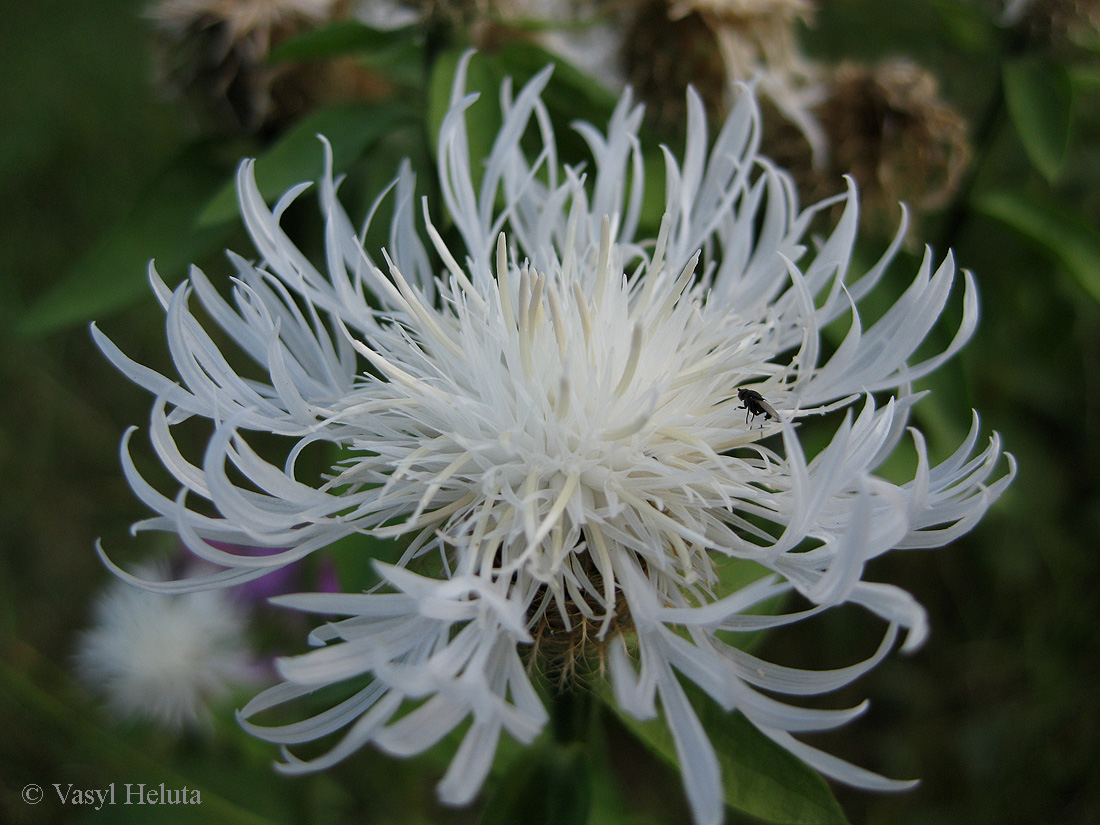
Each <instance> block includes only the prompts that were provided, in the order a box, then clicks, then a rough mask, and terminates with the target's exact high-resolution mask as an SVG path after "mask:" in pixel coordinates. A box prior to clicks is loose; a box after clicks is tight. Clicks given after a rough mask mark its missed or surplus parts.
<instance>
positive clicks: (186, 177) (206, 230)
mask: <svg viewBox="0 0 1100 825" xmlns="http://www.w3.org/2000/svg"><path fill="white" fill-rule="evenodd" d="M227 161H228V156H227V153H226V152H225V151H224V147H218V146H214V145H211V144H210V143H208V142H203V143H200V144H198V145H195V146H192V147H190V148H189V149H188V150H186V151H185V152H183V153H182V154H181V155H180V156H178V157H177V158H175V160H173V161H172V162H171V163H170V164H169V166H168V168H167V169H166V170H165V171H164V172H163V173H162V174H161V175H160V176H158V177H157V178H156V179H155V180H154V181H153V182H152V183H151V184H150V185H149V187H148V188H147V189H146V190H145V192H144V193H143V194H142V195H141V197H140V198H139V199H138V202H137V203H136V204H135V205H134V207H133V209H132V210H131V211H130V213H129V215H127V217H126V218H125V219H123V221H122V222H121V223H120V224H119V225H118V226H116V227H115V228H114V229H113V230H112V231H111V232H110V233H108V235H107V236H106V237H105V238H103V240H101V241H100V242H99V243H98V244H97V245H96V246H95V247H94V248H93V249H92V250H90V251H89V252H88V253H87V254H86V255H85V256H84V257H83V259H81V260H80V261H79V262H78V263H77V264H76V265H75V266H73V268H72V269H71V270H70V271H69V273H68V274H67V275H65V276H63V277H62V278H61V279H60V280H59V281H58V283H57V284H56V285H55V286H54V288H53V289H52V290H51V291H50V292H49V293H47V295H46V296H45V297H44V298H42V299H41V300H40V301H39V302H38V303H37V304H36V305H35V306H34V307H32V308H31V309H30V310H29V311H27V312H26V313H25V314H24V315H23V316H22V318H20V320H19V322H18V324H17V326H16V330H17V331H18V332H19V333H21V334H23V335H43V334H46V333H50V332H54V331H56V330H59V329H63V328H65V327H67V326H70V325H72V324H79V323H85V322H87V321H89V320H91V319H93V318H102V317H104V316H106V315H108V314H110V313H112V312H115V311H117V310H119V309H122V308H124V307H126V306H128V305H130V304H132V303H134V302H135V301H137V300H138V299H139V298H141V297H144V296H146V295H148V294H149V282H148V280H147V277H146V275H147V271H148V264H149V261H150V259H152V260H154V261H155V262H156V264H157V269H158V271H159V272H160V274H161V276H162V277H164V278H166V279H168V280H169V281H175V280H178V279H179V278H180V277H182V275H183V273H184V272H186V269H187V266H188V265H189V264H190V263H191V262H193V261H196V260H201V259H203V258H205V257H206V256H208V255H209V254H210V253H211V252H213V251H214V250H215V249H217V248H218V247H220V246H221V245H222V244H223V243H224V242H225V240H226V238H227V237H228V236H229V234H230V228H228V227H226V226H199V225H198V221H197V218H198V214H199V212H200V210H201V209H202V207H203V205H204V204H205V203H206V202H207V201H208V200H209V199H210V197H211V195H212V194H213V193H214V192H216V191H217V188H218V187H219V186H220V185H221V184H222V182H223V181H224V180H225V178H226V176H227V174H228V173H229V169H230V168H232V166H231V164H230V163H229V162H227Z"/></svg>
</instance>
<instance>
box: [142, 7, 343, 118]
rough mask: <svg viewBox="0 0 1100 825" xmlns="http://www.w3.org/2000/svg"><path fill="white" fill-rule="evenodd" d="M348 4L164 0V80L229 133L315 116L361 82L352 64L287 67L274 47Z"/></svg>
mask: <svg viewBox="0 0 1100 825" xmlns="http://www.w3.org/2000/svg"><path fill="white" fill-rule="evenodd" d="M345 5H346V3H345V2H343V0H157V2H155V3H153V4H152V5H151V6H149V8H148V9H147V11H146V15H147V16H148V17H149V18H150V19H151V20H152V21H153V31H154V44H155V46H156V59H157V66H158V75H159V77H160V80H161V83H162V85H163V86H164V87H165V89H167V90H168V92H169V93H170V94H173V95H175V96H180V97H185V98H187V99H189V100H191V101H193V103H194V105H195V107H196V109H197V110H198V112H199V113H200V114H201V116H202V117H203V118H206V119H209V120H211V121H213V122H214V123H215V124H217V125H218V126H220V127H222V128H228V129H232V130H235V131H245V132H256V131H260V130H262V129H265V128H270V127H272V126H274V125H277V124H279V123H282V122H285V121H286V120H289V119H291V118H293V117H294V116H296V115H298V114H301V113H302V112H303V111H307V110H308V109H309V108H310V107H311V106H313V105H315V104H316V103H317V101H318V100H319V99H328V98H329V97H330V96H332V95H333V94H334V93H335V91H334V87H337V88H342V87H344V86H347V85H349V84H354V83H356V82H358V81H357V80H356V78H355V77H354V76H353V75H352V74H350V73H349V69H348V66H347V65H346V64H344V63H337V64H328V65H320V64H319V65H311V66H305V67H303V66H294V65H289V64H288V65H287V66H282V67H277V66H272V65H270V64H269V63H268V62H267V57H268V55H269V54H270V53H271V50H272V48H273V47H275V46H277V45H278V44H279V43H282V42H284V41H286V40H288V39H290V38H291V37H293V36H295V35H297V34H301V33H302V32H304V31H307V30H308V29H311V28H317V27H319V26H321V25H323V24H324V23H326V22H328V21H330V20H332V19H335V18H336V17H338V16H339V15H341V14H342V13H343V7H344V6H345Z"/></svg>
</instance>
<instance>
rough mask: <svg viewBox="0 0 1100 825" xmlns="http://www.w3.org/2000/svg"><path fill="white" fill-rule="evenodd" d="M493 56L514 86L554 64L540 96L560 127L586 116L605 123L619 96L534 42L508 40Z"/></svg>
mask: <svg viewBox="0 0 1100 825" xmlns="http://www.w3.org/2000/svg"><path fill="white" fill-rule="evenodd" d="M494 56H495V57H496V59H497V60H498V61H499V63H500V66H501V69H502V71H503V73H504V74H505V75H507V76H510V77H512V78H513V79H514V80H515V82H516V85H517V86H518V85H522V84H523V83H526V82H527V81H528V80H530V79H531V78H532V77H534V76H535V75H536V74H537V73H538V72H539V71H541V70H542V69H543V67H544V66H546V65H547V64H548V63H553V64H554V74H553V75H552V76H551V78H550V82H549V84H547V87H546V91H545V92H543V95H542V99H543V102H544V103H546V108H547V109H549V110H550V114H551V116H552V118H553V121H554V123H555V125H558V126H559V129H560V127H561V126H564V125H566V124H568V123H570V122H571V121H574V120H587V121H589V122H591V123H593V124H595V125H597V126H600V127H606V125H607V121H608V119H609V118H610V117H611V113H612V111H614V109H615V104H616V103H617V102H618V97H617V96H616V95H615V94H613V93H612V92H611V91H609V90H608V89H607V88H606V87H605V86H603V85H602V84H600V83H599V82H598V81H597V80H596V79H595V78H592V77H590V76H589V75H587V74H585V73H584V72H582V71H581V70H580V69H578V68H576V67H575V66H573V65H571V64H570V63H567V62H566V61H565V60H563V59H562V58H561V57H559V56H558V55H555V54H553V53H552V52H549V51H547V50H546V49H544V48H542V47H541V46H536V45H534V44H533V43H510V44H508V45H506V46H504V47H503V48H501V49H500V51H498V52H497V53H496V54H495V55H494Z"/></svg>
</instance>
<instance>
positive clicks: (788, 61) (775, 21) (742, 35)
mask: <svg viewBox="0 0 1100 825" xmlns="http://www.w3.org/2000/svg"><path fill="white" fill-rule="evenodd" d="M667 4H668V6H669V12H668V16H669V18H670V19H672V20H678V19H683V18H687V17H690V16H692V15H697V16H698V17H699V18H700V19H701V20H702V21H703V22H704V23H705V24H706V26H707V28H709V29H710V32H711V34H712V36H713V38H714V40H715V42H716V44H717V48H718V53H719V54H720V55H721V59H722V63H723V65H724V67H725V73H726V87H725V88H726V94H727V95H728V96H730V97H733V96H736V94H737V91H736V90H737V88H738V84H740V83H745V82H748V81H750V80H754V79H755V82H756V85H757V89H758V91H759V93H760V95H761V97H762V98H764V99H766V100H768V101H769V102H770V103H771V104H772V105H774V106H775V108H776V109H777V110H778V111H779V113H780V114H781V115H782V116H783V117H784V118H786V120H787V121H789V122H790V123H791V124H793V125H794V126H795V127H796V128H797V129H798V130H799V131H800V132H801V133H802V135H803V137H805V139H806V141H807V142H808V143H809V145H810V148H811V151H812V153H813V157H814V161H815V163H819V162H821V161H822V160H823V159H824V157H825V151H826V145H827V144H826V140H825V136H824V132H823V131H822V127H821V124H820V123H819V122H818V120H817V118H816V117H815V116H814V114H813V107H814V106H815V105H816V104H818V103H819V102H820V101H821V100H822V98H823V96H824V87H823V83H822V76H821V71H820V69H819V67H818V66H817V64H816V63H814V62H813V61H811V60H809V59H808V58H807V57H806V56H805V55H804V54H803V53H802V50H801V47H800V45H799V42H798V27H799V26H800V25H805V24H808V23H810V22H811V20H812V17H813V13H814V11H815V5H814V4H813V3H812V2H810V0H667Z"/></svg>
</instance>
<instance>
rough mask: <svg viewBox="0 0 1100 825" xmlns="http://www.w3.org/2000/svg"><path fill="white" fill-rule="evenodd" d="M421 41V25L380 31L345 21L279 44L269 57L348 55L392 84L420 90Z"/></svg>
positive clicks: (277, 60)
mask: <svg viewBox="0 0 1100 825" xmlns="http://www.w3.org/2000/svg"><path fill="white" fill-rule="evenodd" d="M422 41H423V29H422V27H421V26H417V25H413V26H405V27H402V28H399V29H391V30H383V29H375V28H371V27H370V26H366V25H363V24H362V23H358V22H355V21H350V20H345V21H340V22H337V23H333V24H332V25H331V26H326V27H325V28H323V29H317V30H314V31H310V32H305V33H303V34H301V35H299V36H298V37H295V38H294V39H293V40H289V41H287V42H286V43H283V44H281V45H280V46H278V47H277V48H276V49H275V50H274V51H272V53H271V56H270V58H269V59H270V60H271V62H273V63H285V62H293V61H305V60H330V59H332V58H334V57H340V56H344V55H350V56H353V57H355V58H356V59H357V60H359V61H361V62H362V64H363V65H365V66H366V67H368V68H369V69H371V70H373V71H375V72H377V73H378V74H379V75H381V76H383V77H384V78H386V79H387V80H389V81H391V82H392V83H396V84H397V85H399V86H404V87H411V88H415V89H422V88H423V86H424V83H425V75H424V60H425V58H424V46H423V42H422Z"/></svg>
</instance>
